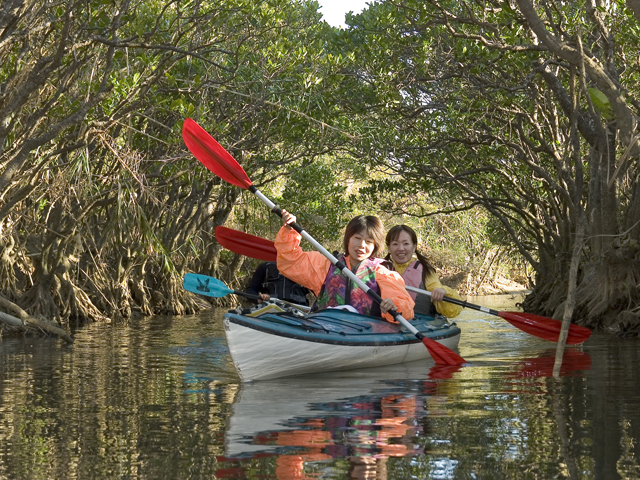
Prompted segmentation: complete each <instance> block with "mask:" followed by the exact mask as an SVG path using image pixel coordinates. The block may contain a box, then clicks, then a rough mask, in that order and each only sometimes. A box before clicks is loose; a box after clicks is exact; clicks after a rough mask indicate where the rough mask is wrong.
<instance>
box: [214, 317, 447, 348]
mask: <svg viewBox="0 0 640 480" xmlns="http://www.w3.org/2000/svg"><path fill="white" fill-rule="evenodd" d="M225 319H227V321H229V322H232V323H235V324H238V325H242V326H244V327H247V328H251V329H254V330H257V331H261V332H265V333H269V334H272V335H277V336H281V337H288V338H294V339H298V340H304V341H309V342H315V343H328V344H334V345H362V346H364V345H379V346H386V345H402V344H412V343H418V342H420V340H418V339H417V338H416V336H415V335H414V334H413V333H411V332H410V331H408V330H407V329H405V328H404V327H402V325H400V324H395V323H390V322H387V321H386V320H384V319H382V318H379V317H371V316H368V315H361V314H358V313H353V312H348V311H344V310H337V309H332V310H323V311H320V312H316V313H310V314H306V315H299V314H298V315H296V314H292V313H289V312H277V313H263V314H262V315H259V316H256V317H252V316H248V315H242V314H238V313H235V312H233V311H231V312H229V313H227V314H226V315H225ZM411 324H412V325H413V326H414V327H415V328H416V329H418V331H420V333H422V334H423V335H424V336H425V337H428V338H430V339H432V340H440V339H445V338H450V337H454V336H456V335H460V329H459V328H458V326H457V325H456V324H455V323H451V324H450V323H448V322H447V320H446V318H444V317H442V316H440V315H438V316H436V317H433V316H426V315H416V317H415V318H413V319H412V320H411Z"/></svg>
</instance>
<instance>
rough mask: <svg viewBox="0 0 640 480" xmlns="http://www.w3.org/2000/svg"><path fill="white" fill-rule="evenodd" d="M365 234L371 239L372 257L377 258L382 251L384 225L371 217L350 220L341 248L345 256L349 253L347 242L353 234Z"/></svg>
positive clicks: (359, 216) (360, 216)
mask: <svg viewBox="0 0 640 480" xmlns="http://www.w3.org/2000/svg"><path fill="white" fill-rule="evenodd" d="M363 231H364V232H365V233H366V234H367V235H369V236H370V237H371V238H373V252H371V256H372V257H377V256H378V255H380V254H381V253H382V251H383V250H384V225H382V222H381V221H380V219H379V218H378V217H374V216H373V215H358V216H357V217H354V218H352V219H351V221H350V222H349V223H348V224H347V228H345V230H344V239H343V242H342V246H343V248H344V252H345V253H346V254H348V253H349V240H350V239H351V237H353V236H354V235H355V234H357V233H360V232H363Z"/></svg>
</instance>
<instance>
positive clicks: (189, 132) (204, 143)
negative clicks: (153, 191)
mask: <svg viewBox="0 0 640 480" xmlns="http://www.w3.org/2000/svg"><path fill="white" fill-rule="evenodd" d="M182 138H183V139H184V143H185V144H186V145H187V148H188V149H189V150H190V151H191V153H193V155H194V156H195V157H196V158H197V159H198V160H199V161H200V162H201V163H202V164H203V165H204V166H205V167H207V168H208V169H209V170H211V171H212V172H213V173H215V174H216V175H217V176H218V177H220V178H221V179H222V180H224V181H226V182H228V183H231V184H232V185H236V186H238V187H240V188H242V189H245V190H249V191H250V192H251V193H253V194H254V195H255V196H257V197H258V198H259V199H260V201H261V202H262V203H264V204H265V205H266V206H267V207H269V209H270V210H271V211H272V212H273V213H275V214H276V215H278V216H280V217H282V210H280V208H279V207H278V206H277V205H275V204H274V203H273V202H272V201H271V200H269V199H268V198H267V197H265V196H264V195H263V194H262V192H260V191H259V190H258V189H257V188H256V187H255V186H254V185H253V184H252V183H251V180H250V179H249V177H248V176H247V174H246V173H245V171H244V170H243V168H242V167H241V166H240V164H239V163H238V162H237V161H236V160H235V159H234V158H233V157H232V156H231V155H230V154H229V153H228V152H227V151H226V150H225V149H224V148H222V146H221V145H220V144H219V143H218V142H216V141H215V140H214V139H213V138H212V137H211V136H210V135H209V134H208V133H207V132H206V131H205V130H204V129H203V128H202V127H201V126H200V125H198V124H197V123H196V122H195V121H194V120H192V119H190V118H187V119H186V120H185V121H184V124H183V126H182ZM289 226H290V227H292V228H293V229H294V230H296V231H297V232H298V233H299V234H300V235H302V237H303V238H304V239H305V240H307V241H308V242H309V243H310V244H311V245H312V246H313V247H314V248H315V249H316V250H318V251H319V252H320V253H322V254H323V255H324V256H325V257H326V258H327V259H328V260H329V261H330V262H331V263H332V264H333V265H335V266H336V267H338V268H340V270H341V271H342V273H343V274H344V275H346V276H347V277H348V278H350V279H351V281H353V282H354V283H355V284H356V285H358V287H359V288H360V289H362V290H363V291H364V292H366V293H367V294H368V295H369V296H370V297H371V298H372V299H373V300H374V301H375V302H377V303H380V302H381V301H382V298H380V295H378V294H377V293H376V292H374V291H372V290H371V289H370V288H369V287H368V286H367V285H366V284H365V283H364V282H362V280H360V279H359V278H358V277H357V276H356V275H355V274H354V273H353V272H351V271H350V270H349V269H348V268H347V266H346V264H344V262H339V261H338V259H337V258H335V257H334V256H333V255H332V254H331V253H330V252H329V251H328V250H327V249H326V248H324V247H323V246H322V245H320V244H319V243H318V242H316V240H315V239H314V238H313V237H312V236H311V235H309V233H307V232H306V231H305V230H304V229H303V228H302V227H301V226H300V225H298V224H297V223H295V222H294V223H292V224H290V225H289ZM389 314H391V315H392V316H393V317H394V319H395V320H397V321H398V322H400V324H402V326H403V327H404V328H406V329H408V330H409V331H410V332H411V333H413V334H414V335H415V336H416V337H417V338H418V339H419V340H420V341H421V342H422V343H423V344H424V345H425V346H426V347H427V349H428V350H429V354H430V355H431V357H432V358H433V360H434V361H435V362H436V363H440V364H446V365H462V364H463V363H465V360H464V358H462V357H461V356H460V355H458V354H457V353H456V352H454V351H453V350H451V349H450V348H447V347H446V346H444V345H442V344H440V343H438V342H436V341H435V340H432V339H430V338H428V337H425V336H424V335H423V334H422V333H420V332H419V331H418V330H417V329H416V328H415V327H414V326H413V325H411V324H410V323H409V322H408V321H407V320H406V319H405V318H403V317H402V315H401V314H400V313H399V312H397V311H395V310H390V311H389Z"/></svg>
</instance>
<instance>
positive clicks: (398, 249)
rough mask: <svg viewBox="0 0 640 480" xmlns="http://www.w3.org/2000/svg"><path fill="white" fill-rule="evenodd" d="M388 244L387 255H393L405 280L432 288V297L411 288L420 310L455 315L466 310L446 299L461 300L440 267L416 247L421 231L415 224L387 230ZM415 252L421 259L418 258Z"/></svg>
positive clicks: (397, 270) (406, 282)
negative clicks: (444, 282)
mask: <svg viewBox="0 0 640 480" xmlns="http://www.w3.org/2000/svg"><path fill="white" fill-rule="evenodd" d="M386 244H387V249H388V250H389V255H388V256H387V258H389V257H390V258H391V260H392V261H393V266H394V268H395V270H396V272H398V273H399V274H400V275H402V278H403V279H404V282H405V284H406V285H408V286H410V287H416V288H421V289H422V290H428V291H430V292H431V298H429V296H428V295H424V294H416V293H415V292H409V293H410V295H411V297H412V298H413V299H414V300H415V303H416V304H415V312H416V313H421V314H424V315H433V314H434V313H436V312H437V313H440V314H442V315H444V316H445V317H449V318H452V317H455V316H457V315H458V314H459V313H460V312H461V311H462V307H461V306H460V305H455V304H453V303H449V302H445V301H442V298H443V297H444V296H445V295H447V296H448V297H451V298H456V299H458V300H460V295H458V292H456V291H455V290H454V289H453V288H449V287H447V286H444V285H442V283H440V278H439V277H438V274H437V273H436V269H435V268H433V266H431V264H430V263H429V262H428V261H427V259H426V258H425V257H424V255H422V254H421V253H420V252H418V251H417V250H416V248H417V246H418V235H417V234H416V232H415V230H413V228H411V227H408V226H406V225H396V226H395V227H393V228H391V230H389V232H388V233H387V238H386ZM414 255H415V257H416V258H417V260H416V259H414ZM432 306H433V307H435V309H434V308H432ZM434 310H435V311H434Z"/></svg>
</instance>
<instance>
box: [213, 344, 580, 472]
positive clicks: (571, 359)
mask: <svg viewBox="0 0 640 480" xmlns="http://www.w3.org/2000/svg"><path fill="white" fill-rule="evenodd" d="M551 353H553V352H550V351H549V352H545V354H544V355H542V356H540V357H533V358H525V359H522V360H520V361H518V362H517V363H515V364H514V365H512V368H511V369H510V370H509V371H508V372H506V374H507V375H505V377H506V378H511V379H518V378H521V379H531V378H537V379H540V378H544V377H550V376H551V375H552V371H553V360H554V356H552V355H551ZM590 365H591V362H590V357H589V355H588V354H586V353H584V352H582V351H578V350H571V351H568V355H567V357H566V361H565V362H564V363H563V368H562V370H561V375H566V374H571V373H573V374H576V373H577V372H578V371H580V370H584V369H588V368H590ZM462 368H463V367H448V366H440V365H437V366H436V365H433V364H431V365H430V364H426V363H425V362H416V363H412V364H404V365H394V366H388V367H385V368H378V369H367V370H358V371H350V372H342V373H327V374H323V375H316V376H315V377H314V378H289V379H281V380H271V381H265V382H257V383H254V384H244V385H242V387H241V389H240V391H239V392H238V396H237V397H236V400H235V402H234V404H233V407H232V414H231V417H230V420H229V425H228V428H227V430H226V432H225V455H224V456H222V457H219V459H218V460H219V461H220V462H221V468H220V469H219V470H218V471H217V472H216V476H218V477H220V478H248V477H249V476H250V471H249V470H248V468H249V467H252V466H254V465H255V464H254V463H253V462H252V461H259V462H261V463H262V464H264V463H265V462H266V460H267V459H271V460H272V464H273V475H274V476H275V478H277V479H280V480H291V479H303V478H312V476H314V477H315V476H317V475H318V474H320V472H322V475H324V474H325V473H326V472H325V469H329V470H334V469H335V468H337V467H336V464H334V463H331V462H329V461H331V460H333V459H343V460H344V462H343V463H344V465H343V466H342V468H343V473H344V474H345V475H347V478H362V479H364V478H378V479H380V478H388V477H387V474H388V466H389V465H388V460H389V459H392V458H406V457H408V458H414V460H413V463H416V461H417V460H416V459H419V458H423V457H424V456H425V454H426V455H432V454H433V453H435V452H438V451H439V450H440V445H446V444H447V443H449V441H448V440H447V441H446V442H445V444H441V443H440V442H439V441H438V440H435V441H433V442H432V443H431V444H430V442H425V439H427V438H429V437H430V436H431V435H433V434H434V433H435V431H436V430H437V428H436V427H435V426H433V425H432V423H433V422H434V420H436V419H438V418H443V417H444V418H446V417H447V416H448V415H450V410H451V405H448V404H449V401H450V398H451V397H452V395H455V390H453V389H451V388H450V386H449V385H447V383H446V382H445V381H446V380H447V379H453V378H454V377H455V376H456V374H457V373H458V372H460V371H461V369H462ZM504 385H505V387H506V388H505V389H504V390H503V391H502V393H501V394H500V395H503V394H506V393H513V392H515V393H519V394H520V393H523V390H522V389H517V390H516V389H514V388H513V387H515V384H514V383H513V382H506V383H505V384H504ZM529 386H530V385H529ZM527 388H528V387H527ZM533 393H536V394H538V393H541V392H539V391H535V392H533ZM265 399H268V401H266V400H265ZM515 435H516V436H520V433H516V434H515ZM436 436H437V435H436ZM512 456H513V457H515V456H516V455H515V452H514V453H513V455H512ZM457 465H458V462H457V461H456V460H453V459H452V458H437V459H432V460H430V461H429V462H427V463H426V464H424V465H421V467H420V469H421V472H422V474H428V477H429V478H454V477H453V476H451V473H452V472H453V471H454V470H455V467H456V466H457ZM323 466H324V468H323ZM329 466H330V468H329ZM311 472H314V474H313V475H312V473H311ZM263 473H264V472H263ZM396 478H397V477H396Z"/></svg>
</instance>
